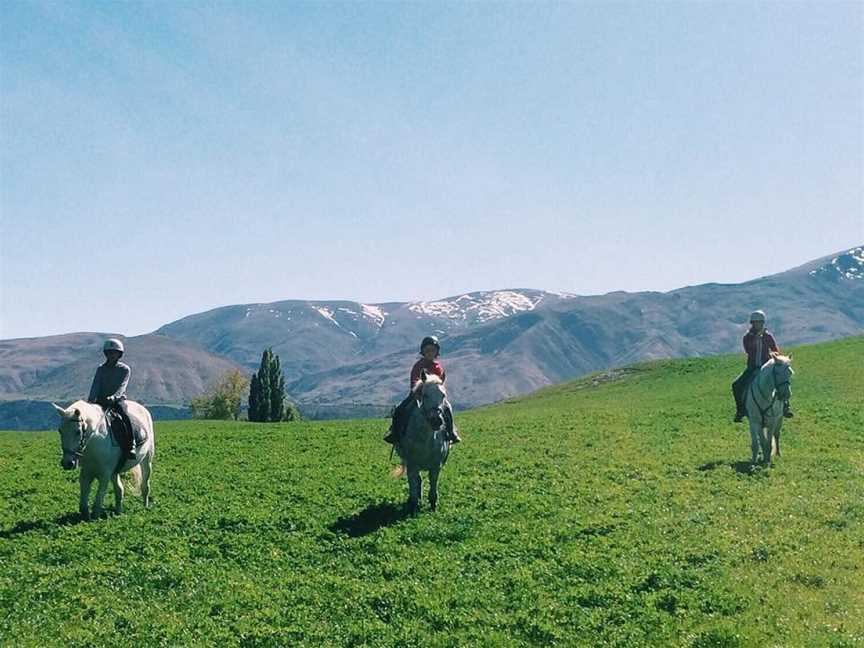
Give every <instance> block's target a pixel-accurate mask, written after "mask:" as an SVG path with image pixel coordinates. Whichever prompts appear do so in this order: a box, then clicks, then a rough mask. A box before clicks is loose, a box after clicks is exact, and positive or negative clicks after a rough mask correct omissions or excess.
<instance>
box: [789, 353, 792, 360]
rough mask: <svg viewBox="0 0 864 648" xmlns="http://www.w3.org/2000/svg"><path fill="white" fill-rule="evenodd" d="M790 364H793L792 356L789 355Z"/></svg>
mask: <svg viewBox="0 0 864 648" xmlns="http://www.w3.org/2000/svg"><path fill="white" fill-rule="evenodd" d="M789 362H792V354H791V353H790V354H789Z"/></svg>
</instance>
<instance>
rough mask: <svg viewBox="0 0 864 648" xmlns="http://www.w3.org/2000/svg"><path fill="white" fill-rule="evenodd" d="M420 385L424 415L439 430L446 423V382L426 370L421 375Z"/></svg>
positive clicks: (433, 427)
mask: <svg viewBox="0 0 864 648" xmlns="http://www.w3.org/2000/svg"><path fill="white" fill-rule="evenodd" d="M420 381H421V383H420V385H418V389H419V392H420V393H419V395H420V409H421V410H422V411H423V416H424V417H425V418H426V421H427V422H428V423H429V425H431V426H432V429H434V430H437V429H438V428H440V427H441V426H443V425H444V408H443V404H444V399H445V398H446V397H447V391H446V390H445V389H444V383H443V382H441V379H440V378H439V377H438V376H436V375H434V374H427V373H426V372H425V371H423V373H422V374H421V376H420Z"/></svg>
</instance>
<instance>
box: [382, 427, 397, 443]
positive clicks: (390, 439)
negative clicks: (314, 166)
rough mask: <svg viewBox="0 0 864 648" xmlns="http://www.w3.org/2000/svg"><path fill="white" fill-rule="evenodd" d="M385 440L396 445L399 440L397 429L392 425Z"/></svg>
mask: <svg viewBox="0 0 864 648" xmlns="http://www.w3.org/2000/svg"><path fill="white" fill-rule="evenodd" d="M384 440H385V441H386V442H387V443H392V444H394V445H395V444H396V442H397V441H398V440H399V435H398V434H396V430H394V429H393V427H392V426H391V427H390V431H389V432H387V436H385V437H384Z"/></svg>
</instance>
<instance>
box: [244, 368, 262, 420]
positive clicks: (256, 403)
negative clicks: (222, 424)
mask: <svg viewBox="0 0 864 648" xmlns="http://www.w3.org/2000/svg"><path fill="white" fill-rule="evenodd" d="M260 401H261V385H259V384H258V374H257V373H253V374H252V380H251V381H250V382H249V411H248V413H247V417H248V418H249V420H250V421H260V420H261V418H260V416H261V402H260Z"/></svg>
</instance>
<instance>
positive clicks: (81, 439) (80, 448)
mask: <svg viewBox="0 0 864 648" xmlns="http://www.w3.org/2000/svg"><path fill="white" fill-rule="evenodd" d="M66 423H77V424H78V445H77V446H76V447H75V449H74V450H67V449H66V446H65V445H63V436H62V435H63V426H64V425H65V424H66ZM57 431H58V432H59V433H60V435H61V436H60V446H61V447H62V448H63V454H71V455H72V456H74V457H78V458H79V459H80V458H81V457H82V456H83V455H84V451H85V450H87V443H89V441H90V438H91V437H92V436H93V433H92V432H91V433H90V434H87V431H86V428H85V426H84V419H82V418H80V417H79V418H74V419H67V420H65V421H64V422H63V423H61V424H60V427H59V428H58V429H57Z"/></svg>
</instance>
